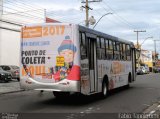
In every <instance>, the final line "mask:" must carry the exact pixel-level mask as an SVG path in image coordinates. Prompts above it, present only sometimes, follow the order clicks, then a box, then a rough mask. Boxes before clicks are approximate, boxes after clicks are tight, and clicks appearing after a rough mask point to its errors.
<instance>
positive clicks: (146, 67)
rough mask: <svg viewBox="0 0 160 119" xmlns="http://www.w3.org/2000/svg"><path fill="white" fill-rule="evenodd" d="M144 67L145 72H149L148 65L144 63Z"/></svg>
mask: <svg viewBox="0 0 160 119" xmlns="http://www.w3.org/2000/svg"><path fill="white" fill-rule="evenodd" d="M144 68H145V70H146V73H147V74H149V72H150V71H149V67H148V66H147V65H146V66H144Z"/></svg>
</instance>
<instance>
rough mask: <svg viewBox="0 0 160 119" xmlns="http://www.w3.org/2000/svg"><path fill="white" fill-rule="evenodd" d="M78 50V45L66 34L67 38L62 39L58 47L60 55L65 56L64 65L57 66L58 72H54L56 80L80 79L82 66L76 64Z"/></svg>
mask: <svg viewBox="0 0 160 119" xmlns="http://www.w3.org/2000/svg"><path fill="white" fill-rule="evenodd" d="M76 51H77V48H76V46H75V45H74V44H73V42H72V40H70V37H69V36H65V40H63V41H62V43H61V45H60V46H59V48H58V53H59V56H61V57H64V66H60V67H59V66H58V67H56V69H57V72H56V73H55V74H54V79H55V80H56V81H61V80H63V79H65V78H67V79H69V80H79V79H80V67H79V66H78V65H74V62H73V61H74V56H75V53H76Z"/></svg>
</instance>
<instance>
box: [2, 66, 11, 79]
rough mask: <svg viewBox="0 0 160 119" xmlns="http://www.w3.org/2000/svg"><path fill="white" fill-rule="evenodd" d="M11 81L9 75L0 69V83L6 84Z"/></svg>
mask: <svg viewBox="0 0 160 119" xmlns="http://www.w3.org/2000/svg"><path fill="white" fill-rule="evenodd" d="M11 79H12V76H11V73H9V72H7V71H4V70H3V69H2V68H1V67H0V82H8V81H10V80H11Z"/></svg>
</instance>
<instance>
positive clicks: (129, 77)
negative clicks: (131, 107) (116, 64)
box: [126, 73, 132, 88]
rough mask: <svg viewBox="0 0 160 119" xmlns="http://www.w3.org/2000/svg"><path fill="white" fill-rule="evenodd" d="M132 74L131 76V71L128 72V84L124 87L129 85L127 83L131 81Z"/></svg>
mask: <svg viewBox="0 0 160 119" xmlns="http://www.w3.org/2000/svg"><path fill="white" fill-rule="evenodd" d="M131 78H132V76H131V73H129V75H128V84H127V85H126V88H129V87H130V84H129V83H131V82H132V81H131V80H132V79H131Z"/></svg>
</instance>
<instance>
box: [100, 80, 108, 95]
mask: <svg viewBox="0 0 160 119" xmlns="http://www.w3.org/2000/svg"><path fill="white" fill-rule="evenodd" d="M101 95H102V98H106V97H107V96H108V83H107V81H106V80H103V83H102V92H101Z"/></svg>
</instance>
